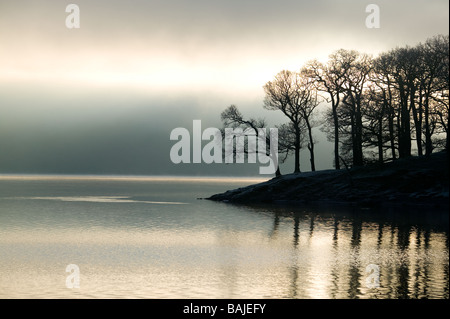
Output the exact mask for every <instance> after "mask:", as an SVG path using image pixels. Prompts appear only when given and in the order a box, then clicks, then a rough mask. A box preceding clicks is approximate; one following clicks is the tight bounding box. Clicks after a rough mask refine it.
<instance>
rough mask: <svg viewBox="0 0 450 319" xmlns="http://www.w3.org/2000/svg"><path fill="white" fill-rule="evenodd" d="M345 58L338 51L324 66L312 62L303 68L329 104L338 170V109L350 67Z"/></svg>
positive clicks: (342, 53)
mask: <svg viewBox="0 0 450 319" xmlns="http://www.w3.org/2000/svg"><path fill="white" fill-rule="evenodd" d="M347 58H348V56H347V55H346V53H345V50H338V51H336V52H334V53H333V54H331V55H330V56H329V59H328V62H327V63H326V64H323V63H321V62H319V61H317V60H313V61H310V62H309V63H308V64H307V65H306V68H305V69H306V70H307V72H308V75H309V76H310V77H312V78H314V79H315V80H316V84H317V89H318V90H319V91H321V92H323V93H324V98H325V100H326V101H327V102H328V103H330V104H331V112H332V119H333V132H334V134H333V140H334V165H335V168H336V169H340V156H339V117H338V107H339V105H340V103H341V100H342V94H343V90H344V87H343V86H344V80H345V75H346V73H347V72H348V70H349V68H350V66H351V61H349V60H348V59H347Z"/></svg>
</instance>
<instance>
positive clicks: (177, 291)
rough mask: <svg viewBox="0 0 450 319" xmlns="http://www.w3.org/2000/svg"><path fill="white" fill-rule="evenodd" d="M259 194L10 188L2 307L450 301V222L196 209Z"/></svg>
mask: <svg viewBox="0 0 450 319" xmlns="http://www.w3.org/2000/svg"><path fill="white" fill-rule="evenodd" d="M254 182H255V181H254V180H253V181H252V180H244V179H201V178H200V179H176V178H93V177H78V178H70V177H42V176H41V177H39V176H35V177H20V178H19V177H11V176H3V177H2V176H0V298H448V297H449V293H448V286H449V248H448V242H449V239H448V213H447V212H439V211H437V210H436V209H424V208H417V209H415V210H411V209H409V210H406V209H400V208H392V209H383V210H382V211H375V210H370V209H359V208H348V207H340V206H336V207H297V208H289V207H267V206H260V207H242V206H234V205H231V204H226V203H216V202H210V201H205V200H198V199H197V198H199V197H207V196H209V195H212V194H214V193H219V192H223V191H225V190H228V189H232V188H236V187H240V186H245V185H248V184H251V183H254ZM69 264H76V265H77V266H78V267H79V269H80V288H78V289H76V288H75V289H69V288H67V287H66V278H67V276H68V275H69V273H68V272H66V266H67V265H69ZM369 265H376V266H377V267H378V269H379V276H378V277H377V278H378V283H379V287H378V288H373V287H372V288H371V286H370V285H368V283H374V282H375V281H370V279H371V278H372V279H373V278H374V277H373V276H374V273H373V272H372V273H371V272H368V270H369V269H373V268H367V267H368V266H369ZM369 267H373V266H369Z"/></svg>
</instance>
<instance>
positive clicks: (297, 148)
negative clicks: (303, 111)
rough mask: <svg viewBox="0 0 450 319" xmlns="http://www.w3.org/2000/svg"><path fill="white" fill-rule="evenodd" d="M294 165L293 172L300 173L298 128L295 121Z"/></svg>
mask: <svg viewBox="0 0 450 319" xmlns="http://www.w3.org/2000/svg"><path fill="white" fill-rule="evenodd" d="M294 152H295V167H294V173H300V128H299V127H298V123H295V150H294Z"/></svg>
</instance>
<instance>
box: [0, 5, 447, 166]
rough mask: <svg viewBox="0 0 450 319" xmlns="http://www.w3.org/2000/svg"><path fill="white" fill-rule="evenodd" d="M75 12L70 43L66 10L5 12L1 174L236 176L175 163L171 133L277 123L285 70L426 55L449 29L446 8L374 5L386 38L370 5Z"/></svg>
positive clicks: (1, 14)
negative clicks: (274, 105) (277, 89)
mask: <svg viewBox="0 0 450 319" xmlns="http://www.w3.org/2000/svg"><path fill="white" fill-rule="evenodd" d="M74 2H75V3H77V4H78V5H79V7H80V10H81V28H80V29H71V30H69V29H67V28H66V27H65V18H66V16H67V13H66V12H65V6H66V5H67V4H68V3H65V2H61V1H57V2H56V1H53V0H16V1H2V2H0V42H1V43H2V46H1V47H0V69H1V70H2V72H1V73H0V95H1V98H2V104H1V105H0V110H1V112H2V116H1V117H0V147H1V149H2V152H1V154H0V172H2V171H3V172H25V171H26V172H50V171H52V170H53V171H55V172H89V173H95V172H99V173H113V172H120V173H133V174H136V173H139V172H142V173H145V174H156V173H162V172H165V173H177V174H181V173H183V172H190V173H192V174H201V173H205V172H207V171H208V172H209V173H214V172H222V173H229V172H232V171H234V169H236V167H232V168H230V167H229V166H227V167H226V168H223V167H222V166H220V167H212V166H208V167H206V168H205V167H199V166H197V167H194V166H189V167H180V166H173V165H172V164H171V163H168V154H169V149H170V146H171V143H170V141H169V139H168V134H169V132H170V130H171V129H173V128H175V127H178V126H183V127H190V125H191V123H192V120H193V119H202V120H204V121H205V123H208V125H220V123H219V114H220V111H221V110H222V109H224V108H225V107H227V106H229V105H230V104H237V105H238V106H239V107H240V108H242V110H243V111H244V113H245V114H246V115H248V116H267V117H268V118H270V119H271V120H272V121H273V124H279V123H280V122H282V121H284V119H283V118H282V116H280V115H279V114H275V113H270V114H269V113H267V112H266V111H263V110H262V107H261V103H262V98H263V91H262V88H261V87H262V85H263V84H264V83H266V82H267V81H268V80H270V79H272V77H273V76H274V75H275V74H276V73H277V72H279V71H280V70H282V69H297V68H300V67H301V66H302V64H303V63H305V62H306V61H307V60H309V59H313V58H319V59H326V57H327V56H328V55H329V54H330V53H332V52H333V51H334V50H337V49H339V48H347V49H356V50H360V51H363V52H368V53H373V54H376V53H378V52H381V51H385V50H388V49H390V48H393V47H395V46H402V45H407V44H408V45H415V44H416V43H418V42H421V41H425V39H426V38H427V37H430V36H433V35H435V34H438V33H448V26H449V16H448V7H449V3H448V1H445V0H427V1H425V0H415V1H411V0H398V1H387V0H379V1H376V3H377V4H378V5H379V7H380V10H381V28H380V29H367V28H366V27H365V18H366V16H367V13H366V12H365V6H366V5H368V4H369V3H371V2H370V1H360V0H338V1H336V0H317V1H298V0H281V1H268V0H259V1H257V0H247V1H238V0H227V1H223V0H220V1H219V0H192V1H181V0H164V1H163V0H158V1H147V0H146V1H144V0H135V1H115V0H109V1H106V0H97V1H92V0H77V1H74ZM205 125H206V124H205ZM321 147H323V148H324V150H326V151H328V149H327V147H328V145H327V143H325V142H324V143H321V144H319V145H318V148H319V149H318V152H322V153H326V151H324V150H322V149H320V148H321ZM329 152H331V150H330V151H329ZM330 154H331V153H330ZM330 158H331V155H330ZM323 163H324V164H323V167H326V166H327V165H328V166H329V159H328V158H323ZM320 165H321V164H319V166H320ZM237 169H238V170H237V171H236V172H241V173H242V172H244V171H247V170H248V168H244V167H241V166H239V167H238V168H237ZM251 170H252V168H250V171H251ZM254 171H255V172H256V171H257V167H255V170H254Z"/></svg>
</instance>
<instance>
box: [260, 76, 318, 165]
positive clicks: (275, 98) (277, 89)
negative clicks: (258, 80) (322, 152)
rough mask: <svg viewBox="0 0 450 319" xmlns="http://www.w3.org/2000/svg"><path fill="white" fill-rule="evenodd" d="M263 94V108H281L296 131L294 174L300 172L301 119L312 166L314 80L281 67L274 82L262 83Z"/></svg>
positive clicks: (315, 97) (315, 102)
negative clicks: (304, 128) (306, 132)
mask: <svg viewBox="0 0 450 319" xmlns="http://www.w3.org/2000/svg"><path fill="white" fill-rule="evenodd" d="M264 91H265V93H266V96H265V99H264V108H266V109H268V110H280V111H282V112H283V114H284V115H286V116H287V117H288V119H289V120H290V123H291V124H292V126H293V129H294V132H295V142H294V156H295V168H294V173H299V172H300V149H301V136H302V122H303V121H305V123H306V122H307V124H306V127H307V128H308V131H309V134H308V135H309V137H310V140H309V144H308V149H309V150H310V154H311V158H310V161H311V168H312V169H315V164H314V140H313V137H312V131H311V130H312V122H311V115H312V111H313V110H314V109H315V107H316V106H317V105H318V103H317V93H316V92H315V87H314V81H313V80H312V79H310V78H309V77H307V76H306V74H305V73H302V72H292V71H287V70H283V71H281V72H279V73H278V74H277V75H276V76H275V78H274V80H273V81H270V82H267V83H266V85H264Z"/></svg>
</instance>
